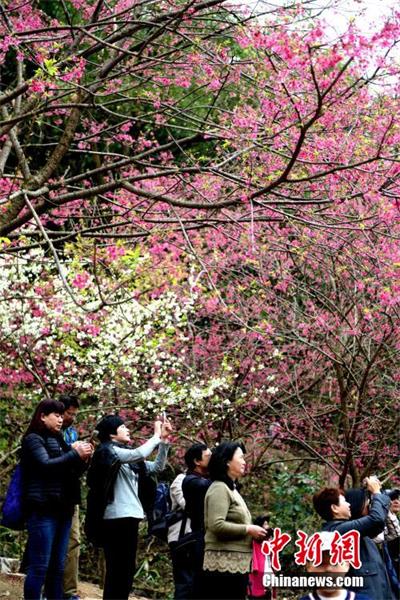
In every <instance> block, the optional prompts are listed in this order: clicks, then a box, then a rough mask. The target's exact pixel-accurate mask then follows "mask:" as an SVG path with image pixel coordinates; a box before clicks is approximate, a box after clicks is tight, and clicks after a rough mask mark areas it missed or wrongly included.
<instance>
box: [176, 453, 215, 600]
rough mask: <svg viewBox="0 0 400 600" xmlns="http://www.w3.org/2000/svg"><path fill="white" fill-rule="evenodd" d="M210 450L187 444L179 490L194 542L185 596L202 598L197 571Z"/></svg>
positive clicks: (202, 546) (198, 568) (201, 555)
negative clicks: (186, 594) (187, 591)
mask: <svg viewBox="0 0 400 600" xmlns="http://www.w3.org/2000/svg"><path fill="white" fill-rule="evenodd" d="M210 458H211V450H210V448H208V447H207V445H206V444H202V443H196V444H193V445H192V446H190V448H189V449H188V450H187V451H186V454H185V463H186V465H187V468H188V472H187V475H186V477H185V478H184V480H183V482H182V491H183V496H184V498H185V504H186V508H185V511H186V514H187V515H188V516H189V518H190V523H191V528H192V532H193V534H194V535H195V536H196V544H195V545H194V546H193V549H192V551H191V552H192V554H191V556H190V557H189V561H188V564H189V566H187V567H184V565H182V568H186V569H187V576H188V579H190V578H191V579H192V591H191V592H190V594H189V595H188V596H187V597H188V598H202V597H203V593H202V584H201V570H202V567H203V558H204V498H205V496H206V493H207V490H208V488H209V487H210V485H211V480H210V479H208V477H207V476H208V463H209V462H210Z"/></svg>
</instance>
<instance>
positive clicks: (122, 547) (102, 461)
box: [85, 414, 172, 600]
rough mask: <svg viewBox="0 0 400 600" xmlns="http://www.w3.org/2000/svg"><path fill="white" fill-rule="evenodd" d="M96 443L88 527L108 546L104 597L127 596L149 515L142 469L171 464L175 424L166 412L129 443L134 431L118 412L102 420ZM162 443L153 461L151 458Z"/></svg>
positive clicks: (106, 599) (154, 470) (155, 469)
mask: <svg viewBox="0 0 400 600" xmlns="http://www.w3.org/2000/svg"><path fill="white" fill-rule="evenodd" d="M96 430H97V437H98V439H99V441H100V442H101V443H100V445H99V446H98V447H97V449H96V451H95V453H94V456H93V459H92V463H91V466H90V468H89V471H88V478H87V482H88V486H89V494H88V509H87V516H86V524H85V528H86V532H87V534H88V535H89V540H90V541H94V540H93V538H92V539H91V536H93V535H96V538H97V539H96V541H97V544H98V545H101V546H102V547H103V548H104V557H105V563H106V574H105V581H104V590H103V600H127V599H128V597H129V594H130V592H131V588H132V583H133V577H134V574H135V568H136V550H137V541H138V528H139V523H140V521H141V519H143V518H144V516H145V515H144V510H143V506H142V503H141V501H140V498H139V471H138V469H137V468H136V467H137V466H138V464H141V468H142V469H144V470H145V471H146V472H147V473H161V472H162V471H163V470H164V468H165V465H166V461H167V454H168V439H169V434H170V432H171V430H172V427H171V424H170V422H169V421H168V419H167V418H166V417H164V418H163V420H162V421H161V420H159V419H157V420H156V421H155V422H154V435H153V436H152V437H151V438H150V439H149V440H147V442H145V443H144V444H142V445H141V446H139V447H137V448H131V447H129V444H130V432H129V429H128V427H127V426H126V424H125V422H124V420H123V419H122V418H121V417H120V416H119V415H116V414H114V415H107V416H106V417H104V418H103V419H101V421H100V422H99V423H98V425H97V427H96ZM156 448H158V453H157V456H156V459H155V460H154V461H148V460H146V459H147V457H148V456H150V454H151V453H152V452H153V451H154V450H155V449H156Z"/></svg>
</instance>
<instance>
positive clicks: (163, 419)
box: [161, 410, 167, 423]
mask: <svg viewBox="0 0 400 600" xmlns="http://www.w3.org/2000/svg"><path fill="white" fill-rule="evenodd" d="M161 414H162V422H163V423H165V421H166V420H167V412H166V411H165V410H163V411H162V413H161Z"/></svg>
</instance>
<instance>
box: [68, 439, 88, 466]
mask: <svg viewBox="0 0 400 600" xmlns="http://www.w3.org/2000/svg"><path fill="white" fill-rule="evenodd" d="M71 448H73V449H74V450H76V451H77V453H78V454H79V458H80V459H81V460H84V461H86V460H89V458H91V456H92V454H93V446H92V444H89V443H88V442H80V441H77V442H74V443H73V444H71Z"/></svg>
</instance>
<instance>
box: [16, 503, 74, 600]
mask: <svg viewBox="0 0 400 600" xmlns="http://www.w3.org/2000/svg"><path fill="white" fill-rule="evenodd" d="M27 525H28V546H27V547H28V570H27V575H26V579H25V585H24V598H25V600H40V596H41V592H42V588H43V586H44V594H45V596H46V598H47V600H62V598H63V573H64V562H65V557H66V555H67V548H68V540H69V532H70V529H71V516H67V517H66V516H65V515H51V516H50V515H42V514H40V513H32V514H31V515H30V516H29V517H28V522H27Z"/></svg>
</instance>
